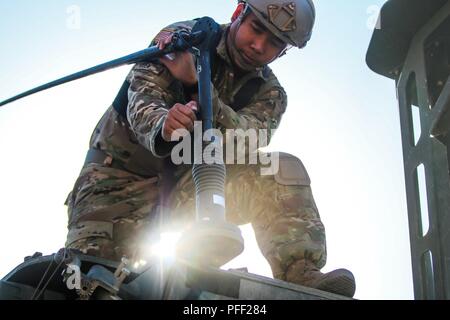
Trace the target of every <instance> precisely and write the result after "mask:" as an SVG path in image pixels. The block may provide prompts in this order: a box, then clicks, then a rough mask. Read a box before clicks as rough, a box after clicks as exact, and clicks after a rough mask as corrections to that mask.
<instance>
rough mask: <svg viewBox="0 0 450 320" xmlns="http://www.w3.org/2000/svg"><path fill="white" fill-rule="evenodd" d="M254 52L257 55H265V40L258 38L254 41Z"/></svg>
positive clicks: (252, 45) (252, 46)
mask: <svg viewBox="0 0 450 320" xmlns="http://www.w3.org/2000/svg"><path fill="white" fill-rule="evenodd" d="M251 48H252V50H253V51H254V52H255V53H257V54H263V53H264V39H261V38H260V37H256V38H254V39H253V41H252V44H251Z"/></svg>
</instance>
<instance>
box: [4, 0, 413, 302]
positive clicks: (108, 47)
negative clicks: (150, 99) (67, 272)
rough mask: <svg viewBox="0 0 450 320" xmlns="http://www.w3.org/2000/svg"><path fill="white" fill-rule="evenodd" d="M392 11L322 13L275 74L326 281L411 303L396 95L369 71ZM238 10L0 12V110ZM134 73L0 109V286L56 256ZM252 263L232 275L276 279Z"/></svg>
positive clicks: (222, 0) (53, 8) (369, 1)
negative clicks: (0, 280)
mask: <svg viewBox="0 0 450 320" xmlns="http://www.w3.org/2000/svg"><path fill="white" fill-rule="evenodd" d="M384 2H385V1H384V0H350V1H348V0H335V1H329V0H328V1H325V0H316V1H315V3H316V8H317V23H316V28H315V31H314V33H313V38H312V40H311V42H310V44H309V45H308V47H307V48H306V49H304V50H300V51H299V50H296V49H293V50H291V51H290V52H289V53H288V54H287V55H286V56H285V57H283V58H282V59H280V60H279V61H276V62H275V63H273V64H272V68H273V70H274V72H275V73H276V74H277V76H278V78H279V80H280V82H281V83H282V85H283V86H284V87H285V89H286V91H287V93H288V97H289V105H288V111H287V112H286V114H285V116H284V118H283V120H282V124H281V126H280V129H279V131H278V132H277V134H276V136H275V138H274V141H273V148H274V149H278V150H281V151H288V152H291V153H293V154H295V155H297V156H298V157H300V158H301V159H302V160H303V162H304V164H305V166H306V168H307V169H308V172H309V174H310V176H311V179H312V188H313V192H314V196H315V199H316V202H317V205H318V207H319V210H320V213H321V217H322V219H323V221H324V223H325V227H326V230H327V241H328V255H329V258H328V264H327V266H326V267H325V269H324V270H325V271H328V270H331V269H333V268H338V267H347V268H349V269H351V270H352V271H353V272H354V273H355V276H356V278H357V294H356V297H357V298H360V299H412V298H413V289H412V276H411V266H410V253H409V250H410V249H409V236H408V226H407V213H406V200H405V191H404V178H403V159H402V151H401V150H402V149H401V137H400V127H399V117H398V107H397V102H396V95H395V84H394V82H393V81H391V80H388V79H385V78H383V77H381V76H378V75H376V74H374V73H373V72H371V71H370V70H369V68H368V67H367V66H366V64H365V55H366V50H367V47H368V44H369V41H370V38H371V34H372V29H371V28H369V27H368V23H369V22H370V21H373V11H371V10H370V8H376V7H378V8H379V7H381V5H382V4H383V3H384ZM235 4H236V1H233V0H215V1H206V0H201V1H195V2H194V3H188V2H187V1H178V0H174V1H170V2H166V1H165V2H156V1H142V0H131V1H114V2H111V1H105V0H97V1H92V0H91V1H60V0H58V1H51V0H42V1H39V2H37V1H31V0H18V1H14V2H6V1H2V2H0V15H1V19H0V40H1V46H2V50H1V51H0V61H1V62H0V64H1V72H0V89H1V90H0V100H3V99H6V98H8V97H10V96H12V95H14V94H17V93H19V92H22V91H24V90H27V89H30V88H31V87H33V86H36V85H39V84H42V83H44V82H47V81H51V80H54V79H55V78H58V77H61V76H64V75H67V74H69V73H72V72H75V71H78V70H81V69H84V68H87V67H90V66H93V65H95V64H98V63H101V62H105V61H108V60H111V59H114V58H117V57H120V56H123V55H126V54H129V53H131V52H134V51H138V50H140V49H143V48H145V47H146V46H147V45H148V43H149V41H150V40H151V39H152V37H153V36H154V35H155V34H156V32H157V31H158V30H159V29H160V28H161V27H163V26H165V25H167V24H169V23H171V22H174V21H179V20H185V19H191V18H195V17H200V16H205V15H208V16H211V17H213V18H214V19H216V21H218V22H227V21H229V17H230V16H231V13H232V11H233V9H234V6H235ZM73 5H75V6H76V8H79V10H80V28H79V29H73V28H71V27H70V26H71V24H70V23H69V22H71V21H72V20H71V17H72V14H73V13H70V12H69V13H68V12H67V8H69V7H70V6H73ZM373 6H375V7H373ZM72 22H73V21H72ZM372 27H373V26H372ZM128 69H129V67H123V68H120V69H118V70H114V71H110V72H107V73H105V74H101V75H97V76H93V77H91V78H88V79H84V80H80V81H77V82H76V83H72V84H67V85H64V86H62V87H60V88H56V89H53V90H49V91H47V92H45V93H41V94H37V95H35V96H33V97H30V98H26V99H24V100H21V101H19V102H17V103H14V104H11V105H8V106H6V107H4V108H2V109H0V148H1V152H2V157H1V158H0V179H1V180H0V194H1V201H0V212H1V214H2V223H1V224H0V252H1V253H0V275H4V274H5V273H6V272H7V271H9V270H10V269H12V268H13V267H14V266H15V265H17V264H18V263H19V262H20V260H21V259H22V258H23V257H24V256H25V255H29V254H32V253H33V252H34V251H43V252H44V253H46V254H49V253H52V252H54V251H56V250H58V249H59V248H60V247H61V246H63V244H64V239H65V233H66V229H65V224H66V211H65V207H64V206H63V203H64V200H65V197H66V195H67V193H68V192H69V191H70V190H71V188H72V186H73V183H74V181H75V179H76V177H77V175H78V172H79V170H80V168H81V165H82V162H83V158H84V156H85V151H86V150H87V147H88V139H89V136H90V134H91V132H92V129H93V128H94V126H95V124H96V123H97V121H98V120H99V118H100V116H101V115H102V113H103V112H104V110H105V109H106V108H107V107H108V106H109V104H110V103H111V101H112V99H113V98H114V96H115V94H116V92H117V89H118V88H119V87H120V85H121V83H122V81H123V77H124V76H125V75H126V73H127V71H128ZM246 230H248V228H246ZM246 232H247V231H246ZM250 236H251V233H250ZM255 250H256V247H255V244H254V242H252V240H249V241H248V247H247V251H246V255H245V257H243V258H242V259H240V260H238V262H237V264H239V265H241V266H244V265H247V266H249V269H250V271H252V272H255V273H260V274H264V275H268V272H269V271H268V267H267V265H266V266H263V264H264V263H265V261H264V260H263V258H262V257H259V258H254V257H253V255H252V254H253V252H254V251H255Z"/></svg>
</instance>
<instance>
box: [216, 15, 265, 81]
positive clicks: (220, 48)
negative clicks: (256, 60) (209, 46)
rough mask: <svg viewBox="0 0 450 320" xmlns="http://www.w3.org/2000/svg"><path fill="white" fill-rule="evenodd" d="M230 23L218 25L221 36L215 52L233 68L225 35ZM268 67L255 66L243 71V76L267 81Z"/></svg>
mask: <svg viewBox="0 0 450 320" xmlns="http://www.w3.org/2000/svg"><path fill="white" fill-rule="evenodd" d="M230 25H231V24H230V23H228V24H223V25H221V26H220V28H221V29H222V36H221V38H220V41H219V44H218V45H217V48H216V49H217V54H218V55H219V57H220V58H222V60H224V61H225V62H226V63H227V64H228V65H229V66H230V67H231V68H233V69H234V68H235V67H234V64H233V63H232V61H231V58H230V56H229V54H228V50H227V35H228V32H229V30H230ZM268 71H269V67H268V66H264V67H260V68H257V69H256V70H254V71H250V72H247V73H245V75H244V76H245V77H246V78H247V77H248V78H258V77H259V78H262V79H263V80H264V81H267V79H268V74H269V72H268Z"/></svg>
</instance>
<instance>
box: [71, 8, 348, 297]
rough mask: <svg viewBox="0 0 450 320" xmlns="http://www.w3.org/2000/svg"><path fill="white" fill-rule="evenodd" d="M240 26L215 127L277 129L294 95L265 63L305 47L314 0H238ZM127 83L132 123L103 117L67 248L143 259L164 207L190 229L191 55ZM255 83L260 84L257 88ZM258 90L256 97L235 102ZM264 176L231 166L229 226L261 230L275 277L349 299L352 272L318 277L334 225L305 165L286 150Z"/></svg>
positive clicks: (220, 83)
mask: <svg viewBox="0 0 450 320" xmlns="http://www.w3.org/2000/svg"><path fill="white" fill-rule="evenodd" d="M231 20H232V22H231V24H226V25H222V26H221V28H222V31H223V32H222V35H221V39H220V41H219V43H218V45H217V48H216V50H217V52H216V53H215V59H214V67H213V72H212V96H213V109H214V120H215V124H216V126H217V127H218V128H219V129H221V130H222V131H223V130H224V129H243V130H247V129H268V130H270V129H276V128H277V127H278V125H279V122H280V120H281V117H282V115H283V113H284V112H285V109H286V106H287V97H286V93H285V91H284V90H283V88H282V86H281V85H280V83H279V82H278V80H277V78H276V77H275V75H274V74H273V72H272V71H271V70H270V68H269V67H268V66H267V65H268V64H269V63H271V62H273V61H274V60H275V59H277V58H278V57H280V56H282V55H284V54H285V53H286V51H287V50H288V49H289V48H290V47H293V46H295V47H298V48H302V47H304V46H305V45H306V43H307V42H308V40H309V39H310V37H311V32H312V28H313V24H314V20H315V9H314V5H313V3H312V1H311V0H292V2H286V1H285V0H283V1H281V0H246V1H239V4H238V7H237V9H236V11H235V13H234V14H233V16H232V19H231ZM194 23H195V21H185V22H180V23H176V24H173V25H170V26H169V27H166V28H164V29H163V30H162V31H161V32H160V33H159V34H158V36H157V37H156V38H155V40H154V41H153V44H158V45H159V46H160V48H163V47H164V46H165V45H166V44H167V43H168V42H169V41H170V38H171V35H172V34H173V33H174V32H175V31H178V30H182V29H184V30H187V31H189V30H190V29H191V28H192V26H193V25H194ZM127 81H128V82H129V84H130V86H129V89H128V107H127V111H126V117H124V116H123V115H120V114H119V113H118V112H116V110H115V109H114V108H113V106H111V107H110V108H109V109H108V110H107V111H106V113H105V114H104V115H103V117H102V119H101V120H100V122H99V123H98V125H97V127H96V128H95V130H94V132H93V134H92V137H91V140H90V150H89V152H88V155H87V157H86V162H85V165H84V167H83V169H82V170H81V173H80V176H79V178H78V180H77V181H76V183H75V186H74V189H73V191H72V192H71V193H70V194H69V196H68V198H67V202H66V203H67V205H68V214H69V225H68V228H69V233H68V236H67V243H66V246H67V247H68V248H73V249H78V250H81V251H82V252H84V253H85V254H90V255H95V256H100V257H103V258H107V259H113V260H119V259H120V258H121V257H122V256H124V255H126V256H128V257H129V258H131V259H138V258H139V254H140V252H141V251H140V250H142V247H141V240H142V239H143V237H144V233H145V232H144V231H146V230H147V231H148V227H149V225H151V224H152V220H154V219H155V217H157V215H158V212H161V208H162V207H165V206H168V207H169V208H168V210H163V211H162V212H164V213H165V212H170V215H171V217H172V218H173V219H174V221H182V222H183V223H187V221H189V220H192V218H193V216H194V212H195V211H194V207H195V192H194V184H193V182H192V176H191V171H190V166H189V165H179V166H174V165H173V163H171V160H170V152H171V149H172V148H173V146H174V143H173V142H171V136H172V134H173V133H174V132H176V131H177V130H179V129H186V130H188V131H192V130H193V126H194V121H195V120H196V111H198V105H197V92H196V88H197V75H196V71H195V64H194V60H193V58H192V55H191V54H190V53H188V52H182V53H177V54H175V55H174V56H172V57H164V58H162V59H160V63H138V64H136V65H135V66H134V67H133V69H132V70H131V72H130V73H129V75H128V76H127ZM248 83H253V84H255V83H258V85H251V86H250V87H253V89H249V88H250V87H248V86H247V84H248ZM255 87H256V89H254V88H255ZM243 91H245V92H246V93H245V92H244V94H242V93H241V92H243ZM252 91H253V92H252ZM249 92H250V94H251V96H250V97H247V99H246V98H244V99H242V97H241V98H239V97H238V96H239V95H241V96H242V95H243V96H245V95H246V94H247V95H249ZM246 100H247V101H246ZM239 104H240V105H239ZM259 169H260V166H259V165H227V181H226V187H225V188H226V201H227V203H226V207H227V209H226V210H227V212H226V216H227V220H228V221H230V222H233V223H236V224H246V223H252V226H253V228H254V230H255V235H256V238H257V242H258V245H259V247H260V249H261V251H262V253H263V255H264V256H265V258H266V259H267V260H268V262H269V264H270V266H271V268H272V271H273V275H274V277H275V278H277V279H281V280H285V281H289V282H293V283H297V284H301V285H305V286H309V287H313V288H318V289H322V290H325V291H330V292H334V293H337V294H341V295H345V296H349V297H352V296H353V295H354V292H355V280H354V277H353V274H352V273H351V272H350V271H348V270H345V269H339V270H335V271H332V272H329V273H326V274H324V273H322V272H320V269H321V268H322V267H323V266H324V265H325V262H326V243H325V229H324V226H323V224H322V222H321V220H320V216H319V213H318V210H317V207H316V204H315V202H314V199H313V195H312V191H311V187H310V183H311V182H310V179H309V176H308V173H307V171H306V169H305V168H304V166H303V164H302V162H301V161H300V160H299V159H298V158H296V157H294V156H292V155H289V154H281V155H280V162H279V171H278V172H277V173H276V174H275V175H268V176H263V175H261V174H260V171H259Z"/></svg>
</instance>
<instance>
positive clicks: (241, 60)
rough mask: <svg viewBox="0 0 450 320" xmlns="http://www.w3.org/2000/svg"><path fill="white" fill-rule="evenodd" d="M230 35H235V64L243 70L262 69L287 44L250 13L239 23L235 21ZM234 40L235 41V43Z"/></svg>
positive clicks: (233, 57)
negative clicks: (250, 68)
mask: <svg viewBox="0 0 450 320" xmlns="http://www.w3.org/2000/svg"><path fill="white" fill-rule="evenodd" d="M230 34H231V35H232V37H233V35H234V37H233V38H234V39H232V42H234V43H233V44H234V47H235V48H234V49H235V50H233V51H234V52H235V54H234V55H232V59H233V60H234V63H235V64H236V65H237V66H238V67H240V68H241V69H243V70H248V69H249V66H251V67H261V66H264V65H267V64H269V63H270V62H272V61H273V60H275V59H276V58H277V57H278V56H279V54H280V53H281V52H282V51H283V50H284V48H285V47H286V44H285V43H284V42H283V41H281V40H280V39H278V38H277V37H276V36H275V35H273V34H272V33H271V32H270V31H269V30H268V29H267V28H266V27H265V26H264V25H263V24H262V23H261V22H260V21H259V19H258V18H257V17H256V16H255V15H254V14H253V13H249V14H248V15H247V16H246V17H245V18H244V20H243V21H242V22H241V24H240V25H239V23H238V22H237V21H234V22H233V23H232V25H231V30H230ZM233 40H234V41H233Z"/></svg>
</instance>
